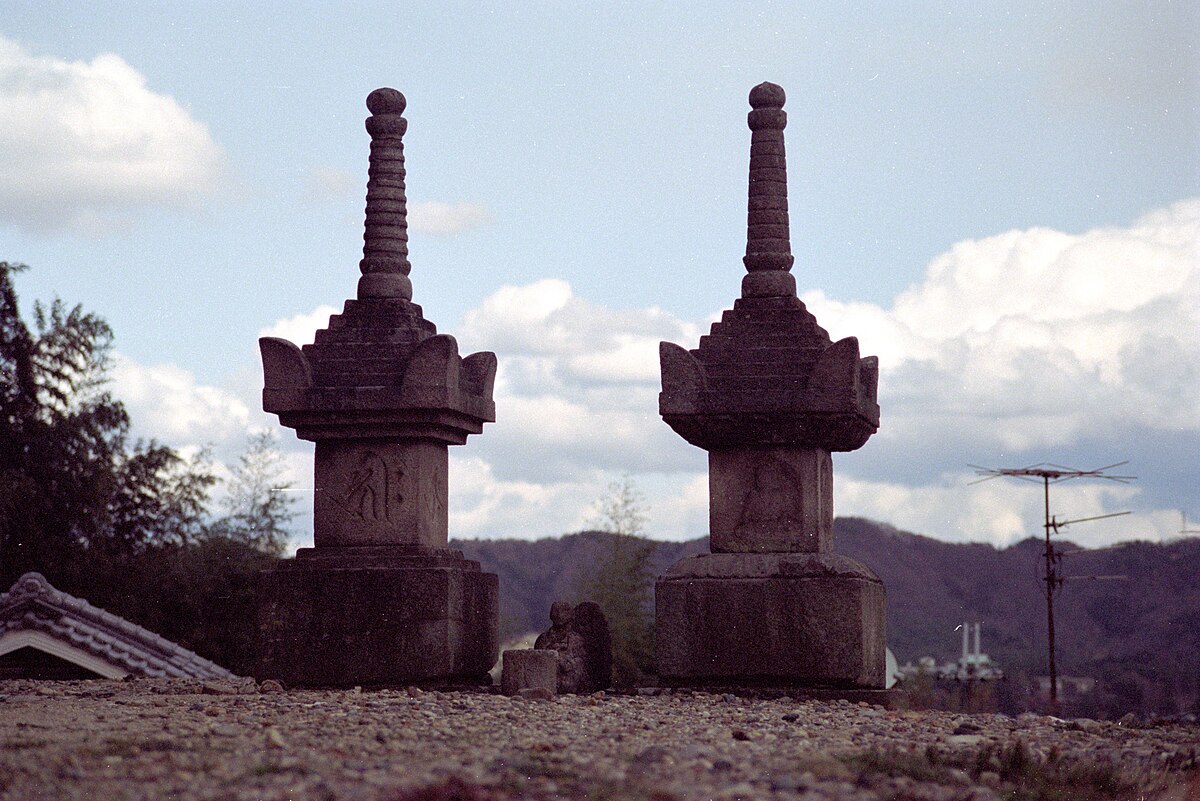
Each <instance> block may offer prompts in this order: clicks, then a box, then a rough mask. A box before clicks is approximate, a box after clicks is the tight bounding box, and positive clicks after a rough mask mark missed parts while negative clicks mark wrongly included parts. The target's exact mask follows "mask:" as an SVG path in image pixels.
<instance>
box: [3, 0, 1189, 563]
mask: <svg viewBox="0 0 1200 801" xmlns="http://www.w3.org/2000/svg"><path fill="white" fill-rule="evenodd" d="M248 5H249V4H223V3H182V4H149V3H147V4H142V3H114V4H96V5H92V6H88V7H86V8H85V7H83V6H81V5H80V4H77V3H52V2H37V3H24V2H9V3H6V4H5V7H4V14H3V18H2V19H0V123H3V124H0V128H2V129H3V132H0V258H3V259H7V260H10V261H22V262H26V263H28V264H30V265H31V266H32V268H33V269H32V270H31V271H30V272H28V273H25V274H23V275H22V276H21V278H20V283H19V285H18V288H19V290H20V292H21V294H22V297H23V298H24V300H25V301H26V302H31V301H32V300H33V299H37V298H42V299H46V298H49V297H52V296H54V295H58V296H61V297H63V298H64V299H66V300H68V301H72V302H80V303H83V304H84V305H85V306H86V307H87V308H89V309H91V310H94V311H96V312H98V313H100V314H101V315H103V316H104V317H106V318H107V319H108V320H109V321H110V323H111V324H112V325H113V327H114V329H115V331H116V335H117V342H116V346H117V350H118V351H119V354H120V359H119V363H118V369H117V371H116V372H115V380H116V386H115V388H116V390H117V392H118V394H120V395H122V397H124V398H125V399H126V401H127V403H128V404H129V405H130V408H131V410H132V412H133V414H134V416H135V422H136V423H137V425H138V426H139V433H142V434H144V435H146V436H156V437H158V438H160V439H162V440H165V441H167V442H169V443H170V444H173V445H176V446H179V447H190V446H198V445H202V444H205V443H211V444H213V445H214V446H215V448H216V451H217V453H218V456H221V457H223V458H233V457H235V456H236V453H237V450H238V448H239V447H240V444H241V443H242V442H243V441H244V436H245V431H246V430H248V429H250V428H253V427H260V426H272V425H274V421H273V418H268V417H267V416H265V415H263V414H262V413H261V412H259V411H258V406H257V392H258V390H259V389H260V388H261V383H260V380H261V379H260V375H259V367H258V362H257V353H256V345H255V342H256V339H257V337H258V336H259V335H260V334H262V333H263V332H264V331H271V332H274V333H282V334H286V335H289V336H293V337H294V338H296V339H297V340H301V339H303V337H305V336H307V335H310V334H311V330H312V328H313V327H314V326H319V325H323V324H324V319H326V318H327V316H328V314H329V311H330V310H329V309H328V308H323V307H327V306H332V307H338V306H340V305H341V302H342V300H343V299H344V298H346V297H349V296H351V295H352V294H353V292H354V284H355V280H356V277H357V262H358V259H359V257H360V249H361V223H362V219H361V218H362V197H363V186H364V185H365V180H366V155H367V142H368V139H367V136H366V133H365V132H364V130H363V127H362V124H363V118H364V117H365V116H366V111H365V108H364V105H363V100H364V99H365V97H366V95H367V94H368V93H369V92H370V91H371V90H372V89H374V88H376V87H378V86H385V85H386V86H394V87H395V88H398V89H400V90H401V91H402V92H404V93H405V95H406V96H407V98H408V101H409V106H408V110H407V112H406V117H407V118H408V120H409V132H408V135H407V136H406V138H405V146H406V155H407V158H408V168H409V179H408V195H409V199H410V201H411V203H412V206H413V209H414V211H413V215H412V220H411V223H412V234H411V247H410V250H411V254H412V261H413V273H412V279H413V283H414V287H415V297H414V300H415V301H416V302H418V303H420V304H421V305H422V306H423V307H424V310H425V314H426V317H428V318H429V319H431V320H433V321H434V322H435V323H437V324H438V326H439V329H440V330H441V331H443V332H448V333H452V334H455V335H456V336H458V338H459V340H460V343H461V344H462V346H463V350H464V352H469V351H474V350H481V349H487V350H495V351H496V352H497V353H498V355H499V357H500V360H501V377H500V381H499V382H498V387H497V403H498V414H499V419H498V421H497V423H496V424H495V425H494V426H489V427H488V429H487V431H485V434H484V435H482V436H481V437H477V438H474V439H473V440H472V441H471V443H470V444H468V445H467V446H465V447H463V448H456V449H454V450H453V453H454V462H453V464H452V476H451V495H452V498H451V508H452V529H453V531H452V533H453V534H454V535H456V536H542V535H549V534H557V533H561V532H563V531H566V530H570V529H571V528H574V527H578V526H580V525H582V524H583V523H584V522H585V521H586V519H587V516H588V514H589V511H588V510H589V506H590V503H591V501H592V500H593V499H594V498H595V497H596V496H597V495H598V494H599V493H600V492H602V491H603V487H604V486H605V484H606V483H607V482H608V481H610V480H611V479H612V478H613V477H614V476H616V475H619V474H621V473H623V472H628V473H630V474H631V475H632V476H633V477H634V479H635V480H636V481H637V482H638V483H639V485H641V486H642V487H643V489H644V490H645V491H646V494H647V496H648V503H649V504H650V512H651V524H650V528H651V531H650V533H651V534H652V535H655V536H661V537H671V538H679V537H685V536H698V535H701V534H703V533H705V529H706V511H705V505H704V504H705V487H704V458H703V456H704V455H703V453H702V452H699V451H696V450H695V449H694V448H691V447H690V446H687V445H686V444H685V443H683V442H682V441H681V440H679V439H678V438H677V437H675V436H674V435H673V434H672V433H671V432H670V430H669V429H668V428H667V427H666V426H665V425H664V424H663V423H662V422H661V421H660V420H659V419H658V417H657V408H656V402H655V395H656V392H657V364H656V361H655V357H654V353H655V347H656V343H657V341H658V340H660V339H670V340H673V341H677V342H680V343H681V344H685V345H689V346H694V345H695V340H696V338H697V337H698V336H699V334H700V333H701V332H702V330H703V329H704V328H705V327H706V326H707V323H708V321H709V320H710V319H712V317H713V316H714V315H715V314H717V313H719V311H720V310H721V309H722V308H726V307H728V306H729V305H731V303H732V301H733V299H734V298H735V297H736V295H737V293H738V286H739V281H740V277H741V274H742V268H741V263H740V256H741V253H742V250H743V247H744V233H745V232H744V219H745V217H744V215H745V183H746V162H747V157H748V143H749V135H748V131H747V130H746V127H745V112H746V110H747V104H746V94H747V92H748V90H749V89H750V87H751V86H753V85H755V84H757V83H759V82H761V81H763V80H771V81H774V82H776V83H779V84H781V85H783V86H784V87H785V89H786V90H787V92H788V103H787V107H786V108H787V111H788V113H789V125H788V129H787V134H786V135H787V146H788V162H789V163H788V166H789V195H790V202H791V212H792V222H791V229H792V243H793V252H794V253H795V255H796V266H795V268H794V270H793V272H794V273H795V275H796V276H797V280H798V284H799V286H800V291H801V293H802V295H803V296H804V298H805V300H806V302H807V303H808V304H809V306H810V308H811V309H812V310H813V311H814V313H816V314H817V317H818V320H820V321H821V322H822V324H823V325H825V327H826V328H828V329H830V331H831V333H834V334H835V335H838V336H844V335H850V334H854V335H857V336H859V337H860V339H861V340H862V343H863V350H864V352H866V353H878V354H879V355H880V357H881V370H882V375H881V385H880V400H881V405H882V407H883V426H882V428H881V432H880V434H879V435H877V437H876V438H875V439H873V440H872V441H871V442H870V443H868V445H867V446H866V447H865V448H864V449H863V450H862V451H859V452H858V453H855V454H851V455H846V456H839V457H837V458H836V461H835V468H836V471H837V473H836V474H837V486H838V488H839V490H838V495H837V496H836V504H837V512H838V513H839V514H863V515H867V516H871V517H875V518H877V519H882V520H885V521H887V522H891V523H893V524H895V525H898V526H901V527H904V528H908V529H911V530H915V531H919V532H921V533H926V534H930V535H932V536H937V537H941V538H944V539H953V540H985V541H991V542H996V543H1003V542H1008V541H1011V540H1013V539H1015V538H1019V537H1020V536H1023V535H1024V534H1026V533H1033V532H1035V531H1036V528H1035V526H1036V522H1037V509H1038V499H1037V498H1036V497H1035V495H1036V493H1033V492H1032V491H1031V490H1027V489H1026V487H1025V486H1024V485H1021V484H1002V483H1001V482H991V483H990V484H985V485H979V486H970V485H968V484H967V483H966V482H967V481H968V480H969V479H970V477H971V476H970V471H969V469H968V468H966V467H965V465H966V464H967V463H977V464H987V465H992V466H1019V465H1024V464H1031V463H1034V462H1040V461H1044V460H1049V461H1056V462H1060V463H1066V464H1075V465H1077V466H1080V467H1095V466H1099V465H1103V464H1108V463H1111V462H1115V461H1118V460H1120V459H1125V458H1128V459H1131V460H1132V464H1131V465H1130V466H1129V470H1130V471H1131V472H1133V473H1135V474H1137V475H1138V477H1139V480H1138V481H1137V482H1135V483H1134V484H1132V485H1130V486H1129V487H1119V486H1109V485H1086V486H1085V485H1079V486H1078V488H1077V489H1075V490H1074V491H1073V492H1072V491H1071V489H1070V487H1064V490H1063V492H1064V493H1065V494H1064V495H1063V503H1064V505H1065V507H1066V508H1063V509H1062V510H1061V511H1062V512H1063V513H1064V515H1067V516H1072V517H1079V516H1085V513H1086V514H1088V515H1090V514H1093V513H1095V514H1099V513H1102V512H1106V511H1119V510H1123V509H1132V510H1134V511H1135V512H1136V514H1135V515H1134V516H1132V517H1130V518H1125V519H1121V520H1119V521H1117V522H1114V523H1104V524H1097V526H1096V527H1094V528H1092V529H1089V530H1088V531H1086V532H1084V531H1080V533H1079V535H1078V536H1076V538H1077V539H1078V540H1080V541H1083V542H1086V543H1087V544H1100V543H1101V542H1105V541H1109V540H1111V539H1115V538H1128V537H1132V536H1139V537H1148V538H1162V537H1167V536H1170V535H1171V533H1172V532H1173V531H1175V530H1177V529H1178V528H1179V511H1178V510H1180V509H1189V510H1192V514H1193V515H1194V516H1196V517H1200V489H1197V487H1198V486H1200V482H1198V481H1197V480H1196V462H1197V459H1196V454H1197V452H1198V446H1200V392H1197V384H1198V380H1200V344H1198V342H1197V340H1198V336H1197V331H1198V330H1200V319H1198V318H1197V313H1196V309H1197V307H1200V256H1198V255H1197V254H1198V251H1200V246H1198V245H1197V236H1198V234H1197V232H1198V231H1200V101H1198V99H1197V98H1200V50H1198V46H1200V12H1198V11H1197V10H1195V8H1194V7H1192V6H1191V5H1190V4H1183V3H1168V2H1157V3H1150V4H1144V3H1139V4H1133V3H1101V4H1096V3H1087V4H1084V3H1059V4H1045V3H1038V4H1034V3H1007V4H1004V7H1003V8H998V7H995V6H985V5H982V4H971V5H970V7H967V4H962V3H945V4H940V3H927V4H905V7H904V8H900V7H899V6H900V4H891V3H888V4H861V5H857V6H854V7H851V6H849V5H848V4H825V5H821V6H820V7H815V8H807V9H803V10H798V9H797V8H796V7H795V5H796V4H788V3H780V4H766V3H764V4H733V3H727V4H725V3H696V4H686V5H684V4H678V5H666V6H650V5H649V4H646V5H643V4H588V5H584V4H548V3H526V4H520V6H519V7H518V6H517V5H516V4H496V5H487V4H438V5H437V6H436V7H435V6H434V5H433V4H427V5H423V6H419V7H418V6H413V7H408V6H407V5H406V4H395V3H392V4H340V5H339V6H338V7H337V8H336V10H335V9H334V8H333V6H332V5H331V4H286V5H285V4H257V5H253V6H250V7H247V6H248ZM282 441H283V444H284V447H285V448H286V449H287V451H288V453H289V458H290V459H291V460H292V466H293V470H294V471H295V473H294V474H295V476H296V483H297V486H300V487H303V486H305V481H307V477H306V473H305V471H306V470H307V469H309V466H310V464H311V457H310V455H309V452H310V448H311V446H309V445H307V444H306V443H300V442H297V441H296V440H295V439H294V437H292V436H291V434H290V433H288V432H285V433H284V436H283V437H282ZM306 460H307V461H306ZM305 525H308V524H307V523H305V524H302V525H301V529H303V528H304V526H305ZM298 533H299V534H300V535H301V536H304V532H303V531H302V530H301V531H300V532H298Z"/></svg>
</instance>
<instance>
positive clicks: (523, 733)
mask: <svg viewBox="0 0 1200 801" xmlns="http://www.w3.org/2000/svg"><path fill="white" fill-rule="evenodd" d="M264 689H274V688H269V687H264V688H258V687H255V686H254V684H253V683H252V682H249V680H247V682H245V683H242V684H238V683H233V682H226V683H214V682H209V683H201V682H197V681H186V680H138V681H132V682H108V681H91V682H34V681H7V682H0V799H13V800H16V799H20V801H35V800H36V799H55V801H57V800H58V799H64V800H65V799H88V800H89V801H94V800H96V799H189V800H191V799H294V800H296V801H300V800H302V799H322V800H330V801H332V800H333V799H339V800H340V799H363V801H374V800H375V799H386V800H388V801H392V800H395V799H401V800H404V801H418V800H419V801H442V800H445V801H453V799H464V801H484V799H488V800H490V799H515V798H536V799H542V798H547V799H548V798H572V799H588V800H589V801H592V800H596V801H599V799H613V800H614V801H618V800H619V799H642V798H645V799H654V801H672V799H679V800H680V801H683V799H789V800H790V799H807V800H808V801H817V800H818V799H856V800H861V801H869V800H873V799H914V800H915V799H931V800H935V801H951V800H952V799H964V800H965V799H972V800H973V801H994V800H996V799H1009V798H1048V799H1049V798H1078V799H1096V798H1115V799H1124V798H1129V799H1161V801H1168V799H1169V800H1170V801H1182V800H1183V799H1200V770H1198V767H1200V766H1198V763H1197V756H1196V754H1197V750H1198V747H1200V745H1198V744H1200V727H1197V726H1196V725H1182V724H1164V725H1155V726H1147V727H1141V726H1134V725H1129V724H1126V725H1120V724H1117V723H1104V722H1096V721H1090V720H1080V721H1063V720H1058V719H1056V718H1051V717H1044V716H1038V715H1033V714H1027V715H1022V716H1020V717H1018V718H1010V717H1006V716H1003V715H960V714H953V713H947V712H911V711H890V710H885V709H883V708H880V707H874V706H869V705H866V704H851V703H848V702H845V701H839V702H815V701H805V702H802V701H797V700H793V699H788V698H782V699H776V700H762V699H754V698H749V697H738V696H733V695H721V694H708V693H678V692H677V693H675V694H669V695H653V696H651V695H615V694H597V695H595V696H580V697H576V696H565V697H560V698H556V699H553V700H533V699H524V698H515V699H513V698H506V697H503V696H499V695H491V694H487V693H483V692H432V691H421V690H417V689H415V688H414V689H410V690H383V691H378V692H360V691H341V692H339V691H322V692H316V691H282V690H278V691H274V692H270V691H267V692H264V691H262V690H264Z"/></svg>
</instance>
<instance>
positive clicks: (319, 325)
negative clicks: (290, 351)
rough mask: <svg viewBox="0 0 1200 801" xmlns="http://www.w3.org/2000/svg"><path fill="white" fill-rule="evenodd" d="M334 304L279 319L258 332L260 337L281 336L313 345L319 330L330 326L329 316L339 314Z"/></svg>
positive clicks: (293, 341)
mask: <svg viewBox="0 0 1200 801" xmlns="http://www.w3.org/2000/svg"><path fill="white" fill-rule="evenodd" d="M339 313H340V310H339V309H337V308H335V307H333V306H318V307H317V308H315V309H313V310H312V311H310V312H307V313H304V314H297V315H296V316H294V317H288V318H287V319H285V320H277V321H276V322H274V323H272V324H271V325H269V326H267V327H266V328H264V329H262V330H261V331H259V332H258V335H259V336H260V337H279V338H281V339H286V340H287V341H289V342H291V343H292V344H294V345H311V344H312V341H313V339H314V338H315V337H316V334H317V332H318V331H320V330H321V329H323V328H326V327H328V326H329V318H330V317H331V316H333V315H335V314H339Z"/></svg>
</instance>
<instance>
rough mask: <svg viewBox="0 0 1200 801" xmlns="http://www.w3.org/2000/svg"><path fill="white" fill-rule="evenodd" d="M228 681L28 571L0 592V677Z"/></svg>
mask: <svg viewBox="0 0 1200 801" xmlns="http://www.w3.org/2000/svg"><path fill="white" fill-rule="evenodd" d="M126 676H148V677H152V678H168V677H169V678H199V679H215V678H232V677H233V674H232V673H230V672H229V671H228V670H226V669H225V668H223V667H221V666H219V665H216V664H213V663H212V662H210V661H208V660H207V659H204V658H202V657H200V656H198V655H197V654H195V653H193V652H192V651H189V650H187V649H186V648H181V647H180V646H178V645H176V644H175V643H173V642H170V641H168V640H165V639H163V638H162V637H160V636H158V635H157V634H155V633H154V632H152V631H148V630H146V629H144V628H142V627H141V626H137V625H134V624H133V623H130V622H129V621H128V620H124V619H122V618H119V617H117V616H116V615H112V614H109V613H108V612H105V611H104V610H103V609H99V608H97V607H95V606H92V605H91V604H89V603H88V602H87V601H85V600H83V599H82V598H75V597H74V596H71V595H68V594H67V593H65V592H61V591H59V590H56V589H54V587H52V586H50V582H48V581H46V579H45V577H44V576H42V574H41V573H26V574H25V575H23V576H21V578H19V579H17V582H16V583H15V584H13V586H12V589H10V590H9V591H8V592H6V593H4V594H2V595H0V679H15V678H22V679H98V678H105V679H123V678H125V677H126Z"/></svg>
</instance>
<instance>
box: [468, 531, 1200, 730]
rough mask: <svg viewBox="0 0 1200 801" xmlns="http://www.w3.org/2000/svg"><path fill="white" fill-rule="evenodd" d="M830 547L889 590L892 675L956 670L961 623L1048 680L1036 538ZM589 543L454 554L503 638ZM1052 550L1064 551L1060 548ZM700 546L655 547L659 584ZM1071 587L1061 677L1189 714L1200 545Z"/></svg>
mask: <svg viewBox="0 0 1200 801" xmlns="http://www.w3.org/2000/svg"><path fill="white" fill-rule="evenodd" d="M834 529H835V540H834V541H835V548H836V549H837V550H838V551H839V552H840V553H844V554H847V555H849V556H852V557H854V558H856V559H859V560H860V561H862V562H864V563H865V564H867V565H869V566H870V567H871V568H873V569H874V570H875V572H876V573H878V574H879V577H880V578H881V579H883V582H884V585H885V587H886V588H887V594H888V604H887V618H888V624H887V631H888V634H887V639H888V644H889V646H890V647H891V648H892V650H893V652H894V653H895V654H896V657H897V658H898V659H899V660H900V662H905V661H907V660H915V659H917V658H919V657H921V656H925V655H929V656H933V657H936V658H937V659H938V660H939V661H941V660H944V659H952V658H955V657H956V656H957V654H958V649H959V647H960V643H961V638H960V634H959V633H958V632H957V631H956V630H955V629H956V627H957V626H958V625H959V624H960V623H962V622H964V621H972V622H973V621H979V622H981V623H982V641H983V650H984V651H986V652H987V653H989V654H990V655H991V656H992V658H993V659H994V660H995V661H997V662H999V663H1000V665H1001V666H1002V667H1004V669H1005V670H1007V671H1008V672H1009V673H1010V674H1013V675H1017V674H1029V675H1036V674H1044V673H1045V672H1046V602H1045V596H1044V595H1043V594H1042V586H1043V585H1042V584H1041V583H1040V582H1039V580H1038V577H1039V576H1040V574H1041V568H1042V561H1041V559H1042V545H1041V543H1040V542H1039V541H1037V540H1036V539H1029V540H1025V541H1023V542H1019V543H1017V544H1015V545H1013V546H1010V547H1008V548H1001V549H998V548H995V547H993V546H991V545H982V544H958V543H947V542H941V541H939V540H934V539H931V538H929V537H923V536H920V535H917V534H910V533H908V532H903V531H899V530H898V529H895V528H892V527H891V526H887V525H884V524H881V523H876V522H873V521H870V520H864V519H860V518H839V519H838V520H837V521H835V524H834ZM610 536H611V535H608V534H604V533H600V532H585V533H580V534H572V535H568V536H565V537H561V538H556V539H544V540H538V541H534V542H529V541H518V540H484V541H460V542H456V543H455V544H454V547H457V548H461V549H463V551H464V552H465V553H466V555H467V556H468V557H469V558H472V559H478V560H479V561H480V562H481V563H482V564H483V567H484V569H485V570H491V571H494V572H496V573H498V574H499V576H500V604H501V629H502V634H504V635H506V636H508V635H512V634H515V633H519V632H522V631H534V630H541V629H544V628H546V626H547V625H548V618H547V615H548V610H549V608H550V604H551V603H552V602H553V601H554V600H555V599H559V598H567V599H572V598H577V593H576V587H577V582H578V577H579V575H580V572H581V570H583V569H585V566H590V565H594V564H596V562H597V560H599V559H601V558H602V557H603V554H604V553H605V548H606V547H607V545H606V543H607V541H608V540H607V538H608V537H610ZM1059 545H1060V546H1063V548H1064V550H1071V549H1072V548H1073V546H1072V545H1071V544H1070V543H1067V542H1060V543H1059ZM705 550H707V541H706V540H705V539H698V540H693V541H691V542H686V543H659V544H658V547H657V550H656V552H655V555H654V558H653V563H654V572H655V574H661V573H662V572H663V570H665V569H666V567H667V566H669V565H670V564H671V563H672V562H674V561H675V560H677V559H679V558H682V557H683V556H687V555H691V554H695V553H701V552H703V551H705ZM1063 571H1064V573H1065V574H1066V575H1068V576H1079V577H1083V576H1091V575H1121V576H1127V577H1128V578H1127V579H1126V580H1121V581H1104V582H1099V581H1091V580H1086V579H1080V580H1069V581H1067V582H1066V584H1065V586H1064V587H1063V589H1062V591H1061V592H1060V593H1059V594H1058V595H1057V596H1056V599H1055V620H1056V626H1055V632H1056V640H1057V653H1058V666H1059V673H1060V674H1068V675H1083V676H1091V677H1095V678H1097V679H1099V680H1100V681H1101V682H1102V683H1103V685H1104V686H1105V688H1106V690H1107V691H1111V692H1116V693H1119V694H1120V696H1121V697H1122V698H1123V699H1124V701H1123V702H1124V703H1126V704H1127V705H1129V706H1131V707H1140V708H1143V709H1146V710H1161V711H1171V710H1172V708H1180V709H1181V711H1182V709H1189V708H1191V706H1192V705H1194V704H1195V703H1196V699H1197V697H1200V675H1198V674H1197V671H1196V669H1195V666H1196V665H1200V540H1198V539H1185V540H1180V541H1177V542H1172V543H1167V544H1155V543H1147V542H1131V543H1128V544H1125V545H1123V546H1121V547H1119V548H1115V549H1112V550H1106V551H1095V552H1084V553H1080V554H1075V555H1069V556H1066V557H1064V559H1063Z"/></svg>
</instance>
